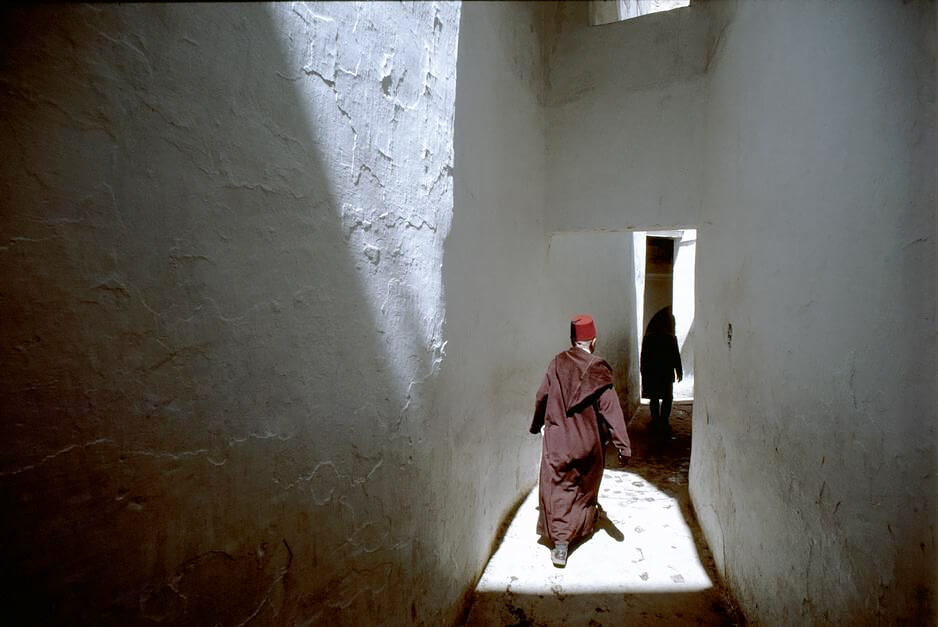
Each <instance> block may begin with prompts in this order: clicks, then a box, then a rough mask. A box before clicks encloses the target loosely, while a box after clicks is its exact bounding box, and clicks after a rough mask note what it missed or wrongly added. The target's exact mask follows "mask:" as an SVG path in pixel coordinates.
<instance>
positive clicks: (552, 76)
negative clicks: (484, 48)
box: [544, 3, 712, 231]
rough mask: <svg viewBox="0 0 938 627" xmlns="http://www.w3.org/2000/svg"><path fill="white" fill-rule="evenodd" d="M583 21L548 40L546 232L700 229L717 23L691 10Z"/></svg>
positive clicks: (571, 21)
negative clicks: (710, 72) (708, 91)
mask: <svg viewBox="0 0 938 627" xmlns="http://www.w3.org/2000/svg"><path fill="white" fill-rule="evenodd" d="M583 6H585V3H584V4H583ZM584 18H585V16H583V15H577V14H574V15H568V16H567V17H566V21H565V22H564V23H563V24H562V28H561V29H560V31H559V32H558V33H555V34H554V35H553V39H552V40H551V46H550V54H549V65H548V70H547V74H546V78H547V82H546V85H545V91H544V102H545V111H546V116H547V128H548V129H549V132H548V136H547V157H548V161H547V163H548V178H547V185H548V187H547V191H548V193H547V200H548V205H547V212H546V215H547V228H548V230H550V231H564V230H579V229H584V230H591V229H625V228H631V229H653V228H673V227H681V226H693V225H695V224H696V223H697V221H698V215H699V207H700V201H701V196H702V191H703V170H702V168H701V164H702V163H703V160H704V153H703V150H704V139H705V111H706V81H705V78H704V76H705V75H704V73H705V71H706V69H707V65H708V63H709V59H710V57H709V55H710V51H711V47H712V32H711V30H712V29H711V24H710V13H709V12H708V11H705V10H703V9H700V8H698V7H689V8H686V9H677V10H675V11H669V12H667V13H662V14H655V15H647V16H643V17H642V18H640V19H638V20H627V21H625V22H618V23H614V24H606V25H603V26H589V25H588V22H587V21H586V20H585V19H584Z"/></svg>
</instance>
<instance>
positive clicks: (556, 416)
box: [531, 347, 632, 544]
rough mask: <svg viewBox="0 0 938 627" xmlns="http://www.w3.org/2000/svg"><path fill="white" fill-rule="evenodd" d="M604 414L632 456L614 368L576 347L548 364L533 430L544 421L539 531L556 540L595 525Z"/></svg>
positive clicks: (567, 539)
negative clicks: (617, 391) (601, 424)
mask: <svg viewBox="0 0 938 627" xmlns="http://www.w3.org/2000/svg"><path fill="white" fill-rule="evenodd" d="M600 420H603V421H604V422H605V423H606V424H607V425H608V426H609V434H610V435H611V436H612V442H613V444H614V445H615V447H616V449H617V450H618V452H619V455H620V456H623V457H630V456H631V455H632V449H631V446H630V444H629V435H628V433H627V432H626V429H625V417H624V416H623V415H622V408H621V407H620V406H619V398H618V397H617V396H616V391H615V389H614V388H613V386H612V368H610V367H609V364H608V363H606V361H605V360H603V359H602V358H600V357H597V356H595V355H592V354H590V353H588V352H587V351H585V350H583V349H581V348H576V347H572V348H570V350H568V351H565V352H563V353H560V354H559V355H557V356H556V357H554V359H553V360H552V361H551V362H550V365H549V366H548V367H547V374H545V375H544V381H543V382H542V383H541V387H540V388H538V391H537V399H536V405H535V410H534V420H533V422H532V423H531V433H537V432H538V431H540V429H541V427H542V426H544V449H543V452H542V454H541V476H540V516H539V518H538V521H537V532H538V533H539V534H540V535H541V536H543V537H546V538H548V539H549V540H550V541H551V542H553V543H554V544H556V543H558V542H567V543H569V542H574V541H575V540H577V539H579V538H582V537H584V536H586V535H589V534H590V533H592V531H593V525H594V524H595V522H596V503H597V500H596V499H597V497H598V496H599V482H600V480H601V479H602V476H603V465H604V462H605V459H604V457H605V455H604V446H603V442H602V440H601V436H600V427H599V421H600Z"/></svg>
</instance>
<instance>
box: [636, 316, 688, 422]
mask: <svg viewBox="0 0 938 627" xmlns="http://www.w3.org/2000/svg"><path fill="white" fill-rule="evenodd" d="M640 363H641V366H640V369H641V373H642V397H643V398H647V399H648V405H649V409H650V410H651V427H652V428H654V429H659V428H660V429H663V430H665V431H670V429H671V424H670V422H669V419H670V417H671V399H672V398H673V391H672V388H673V385H674V380H675V373H677V380H678V381H680V380H681V379H683V378H684V370H683V368H682V367H681V351H680V350H679V349H678V346H677V337H675V335H674V316H673V315H671V308H670V307H664V308H663V309H660V310H658V313H656V314H655V315H654V317H652V319H651V322H649V323H648V328H646V329H645V337H643V338H642V353H641V357H640ZM659 403H660V409H659Z"/></svg>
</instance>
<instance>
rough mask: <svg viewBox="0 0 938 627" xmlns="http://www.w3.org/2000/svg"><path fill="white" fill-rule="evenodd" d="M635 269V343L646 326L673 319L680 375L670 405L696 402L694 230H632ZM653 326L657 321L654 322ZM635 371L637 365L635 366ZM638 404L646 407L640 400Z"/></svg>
mask: <svg viewBox="0 0 938 627" xmlns="http://www.w3.org/2000/svg"><path fill="white" fill-rule="evenodd" d="M633 245H634V248H633V249H634V256H635V257H634V268H635V277H634V278H635V303H636V312H635V321H636V327H635V345H636V346H638V347H641V346H642V341H643V339H644V337H645V334H646V332H647V331H648V329H649V325H650V324H652V322H653V321H655V320H656V316H657V322H660V321H661V319H662V318H663V317H666V316H667V315H668V312H670V315H671V316H673V318H672V321H673V325H674V327H673V329H672V330H671V331H672V332H673V334H674V336H675V337H676V339H677V345H678V351H679V354H680V361H681V366H682V371H683V379H682V380H681V381H675V382H674V385H673V388H672V390H673V391H672V393H673V398H674V402H682V403H689V402H693V400H694V268H695V256H696V246H697V231H696V229H681V230H667V231H636V232H635V233H633ZM656 324H657V323H656ZM635 367H636V368H638V364H636V365H635ZM641 403H642V405H647V404H648V399H647V398H642V400H641Z"/></svg>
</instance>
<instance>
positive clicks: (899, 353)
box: [691, 1, 938, 624]
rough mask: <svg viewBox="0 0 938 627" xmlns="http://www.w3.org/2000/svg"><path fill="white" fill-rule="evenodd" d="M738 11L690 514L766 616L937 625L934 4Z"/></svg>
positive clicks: (713, 144)
mask: <svg viewBox="0 0 938 627" xmlns="http://www.w3.org/2000/svg"><path fill="white" fill-rule="evenodd" d="M736 9H737V10H736V13H735V16H734V17H733V20H732V22H731V24H730V26H729V28H728V29H727V31H726V33H725V34H724V37H723V42H722V46H721V48H720V50H719V51H718V53H717V57H716V60H715V62H714V63H715V65H714V69H713V71H712V75H711V80H710V104H709V111H708V126H707V132H708V148H707V156H708V158H707V160H706V167H705V177H704V178H705V180H706V186H707V192H706V200H705V205H704V217H705V219H704V225H703V227H702V228H701V230H700V232H699V235H700V242H699V245H698V257H697V258H698V282H697V287H698V295H699V297H698V302H697V324H698V327H697V337H698V344H697V348H698V350H699V352H698V357H699V358H698V363H699V364H701V368H700V369H699V371H698V372H697V391H698V394H697V405H696V407H695V412H694V440H693V443H694V449H693V456H692V465H691V490H692V496H693V499H694V504H695V508H696V511H697V514H698V517H699V518H700V521H701V523H702V527H703V529H704V531H705V534H706V536H707V539H708V541H709V542H710V545H711V547H712V549H713V553H714V556H715V557H716V559H717V563H718V565H719V568H720V570H721V571H722V572H723V573H724V574H725V576H726V577H727V578H728V580H729V582H730V583H731V585H732V587H733V589H734V591H735V593H736V595H737V598H738V600H739V601H740V604H741V606H742V607H743V608H744V610H745V611H746V613H747V614H748V615H749V617H750V618H751V619H753V620H755V621H758V622H761V623H764V624H806V623H811V624H879V623H884V624H886V623H888V624H927V623H930V622H931V621H933V620H934V618H935V614H934V613H933V612H934V611H935V604H934V593H935V587H934V586H935V582H936V581H938V573H936V553H935V535H934V534H935V528H934V525H935V511H936V494H938V490H936V474H935V455H936V451H935V428H936V396H935V394H936V387H935V377H934V373H935V339H936V338H935V334H936V331H935V328H936V327H935V270H936V268H935V265H934V259H935V256H934V249H935V177H934V167H935V140H936V136H935V119H936V118H935V114H936V110H935V5H934V3H929V2H910V3H898V2H874V1H868V2H862V1H861V2H832V3H812V2H767V3H757V2H740V3H738V5H737V7H736ZM728 325H732V341H731V342H730V341H729V340H728V337H727V329H728Z"/></svg>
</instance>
